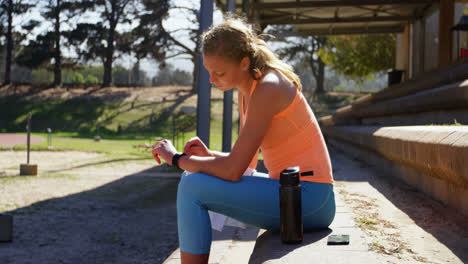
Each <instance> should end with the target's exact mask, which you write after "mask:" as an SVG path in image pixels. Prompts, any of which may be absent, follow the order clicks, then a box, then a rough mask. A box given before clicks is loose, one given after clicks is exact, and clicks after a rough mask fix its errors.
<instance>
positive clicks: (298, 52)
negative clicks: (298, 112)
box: [278, 36, 327, 94]
mask: <svg viewBox="0 0 468 264" xmlns="http://www.w3.org/2000/svg"><path fill="white" fill-rule="evenodd" d="M326 42H327V39H326V37H321V36H311V37H299V38H295V39H294V41H286V43H287V44H288V45H287V46H286V47H283V48H280V49H279V50H278V54H279V56H280V57H283V58H287V59H288V60H303V61H305V62H307V63H308V65H309V67H310V69H311V71H312V74H313V76H314V78H315V82H316V88H315V93H318V94H320V93H323V92H325V88H324V80H325V63H324V62H323V60H322V59H321V57H320V56H319V55H318V54H317V52H318V51H319V50H320V49H321V48H322V47H323V46H324V45H325V43H326Z"/></svg>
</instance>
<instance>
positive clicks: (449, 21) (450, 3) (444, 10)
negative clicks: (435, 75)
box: [439, 0, 455, 66]
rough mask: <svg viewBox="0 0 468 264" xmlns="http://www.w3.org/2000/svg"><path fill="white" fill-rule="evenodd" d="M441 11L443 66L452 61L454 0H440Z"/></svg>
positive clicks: (440, 36) (440, 63) (441, 60)
mask: <svg viewBox="0 0 468 264" xmlns="http://www.w3.org/2000/svg"><path fill="white" fill-rule="evenodd" d="M439 11H440V13H439V66H443V65H448V64H450V62H451V61H452V35H453V34H452V27H453V24H454V21H453V20H454V19H453V17H454V12H455V3H454V0H440V7H439Z"/></svg>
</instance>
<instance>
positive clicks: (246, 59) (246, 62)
mask: <svg viewBox="0 0 468 264" xmlns="http://www.w3.org/2000/svg"><path fill="white" fill-rule="evenodd" d="M240 67H241V70H243V71H248V70H249V69H250V59H249V57H244V58H242V60H241V62H240Z"/></svg>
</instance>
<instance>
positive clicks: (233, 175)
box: [153, 74, 296, 181]
mask: <svg viewBox="0 0 468 264" xmlns="http://www.w3.org/2000/svg"><path fill="white" fill-rule="evenodd" d="M271 75H273V76H271ZM289 85H291V84H290V83H285V82H284V81H282V80H280V78H279V77H278V74H267V75H266V76H265V78H264V79H263V80H262V81H261V82H259V83H258V84H257V87H256V89H255V92H254V93H253V94H252V97H251V98H250V102H249V109H248V113H247V119H246V122H245V126H244V127H243V129H242V131H241V133H240V135H239V138H238V139H237V141H236V143H235V144H234V147H233V149H232V151H231V153H229V154H228V155H223V154H221V153H218V154H220V155H219V156H203V157H201V156H183V157H181V158H180V159H179V162H178V165H179V167H180V168H182V169H184V170H187V171H191V172H203V173H206V174H209V175H214V176H216V177H219V178H222V179H225V180H229V181H238V180H240V178H241V177H242V174H243V172H244V171H245V169H246V168H247V167H248V165H249V163H250V161H251V160H252V157H253V156H254V155H255V153H256V151H257V150H258V148H259V146H260V144H261V142H262V140H263V138H264V136H265V135H266V133H267V131H268V129H269V127H270V124H271V121H272V120H273V117H274V116H275V115H276V114H277V113H279V112H281V111H282V110H283V109H285V108H286V107H287V106H288V105H289V104H290V103H291V102H292V100H293V99H294V96H295V92H296V90H295V87H294V86H293V87H292V88H290V87H288V86H289ZM272 102H274V103H272ZM155 149H156V147H155ZM171 151H173V150H169V151H167V152H166V151H163V150H156V152H157V154H159V155H161V156H162V157H163V158H164V159H165V160H166V161H168V162H170V161H171V160H172V156H173V154H174V153H173V152H172V153H171ZM153 152H154V151H153Z"/></svg>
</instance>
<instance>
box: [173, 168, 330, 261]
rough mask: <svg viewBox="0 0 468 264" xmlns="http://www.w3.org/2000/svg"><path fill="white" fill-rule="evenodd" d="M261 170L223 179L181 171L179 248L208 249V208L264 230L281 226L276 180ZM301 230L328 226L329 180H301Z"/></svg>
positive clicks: (178, 201) (189, 249)
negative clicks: (182, 174)
mask: <svg viewBox="0 0 468 264" xmlns="http://www.w3.org/2000/svg"><path fill="white" fill-rule="evenodd" d="M267 177H268V176H267V175H266V174H264V173H256V174H254V176H246V177H242V179H241V180H240V181H238V182H231V181H225V180H222V179H220V178H217V177H214V176H210V175H207V174H203V173H194V174H190V175H188V176H184V177H182V179H181V180H180V183H179V189H178V192H177V224H178V229H179V245H180V250H181V251H183V252H185V253H191V254H206V253H209V252H210V246H211V222H210V218H209V215H208V210H211V211H214V212H218V213H221V214H224V215H227V216H229V217H232V218H234V219H237V220H239V221H241V222H244V223H246V224H249V225H252V226H256V227H260V228H263V229H267V230H279V228H280V210H279V181H278V180H275V179H270V178H267ZM301 186H302V214H303V223H304V229H305V230H313V229H320V228H326V227H328V226H329V225H330V224H331V222H332V221H333V218H334V217H335V196H334V193H333V185H331V184H327V183H316V182H306V181H302V182H301Z"/></svg>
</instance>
